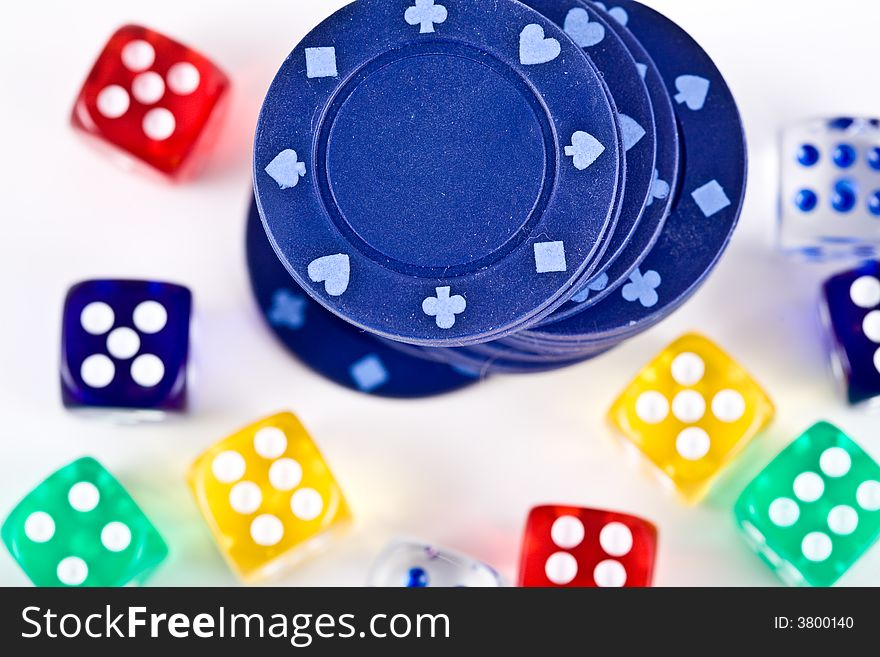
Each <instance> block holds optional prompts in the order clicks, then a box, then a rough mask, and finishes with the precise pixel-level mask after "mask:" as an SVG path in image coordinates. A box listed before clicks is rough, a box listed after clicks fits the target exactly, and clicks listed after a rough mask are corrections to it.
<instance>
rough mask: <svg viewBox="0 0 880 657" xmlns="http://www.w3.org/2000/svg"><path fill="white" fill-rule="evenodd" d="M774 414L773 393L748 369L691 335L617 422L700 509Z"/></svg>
mask: <svg viewBox="0 0 880 657" xmlns="http://www.w3.org/2000/svg"><path fill="white" fill-rule="evenodd" d="M773 414H774V409H773V403H772V402H771V401H770V398H769V397H768V396H767V393H765V392H764V390H763V389H762V388H761V386H759V385H758V384H757V383H756V382H755V380H754V379H752V377H751V376H749V374H748V373H747V372H746V371H745V370H744V369H743V368H742V367H740V366H739V365H738V364H737V363H736V362H735V361H734V360H733V359H732V358H731V357H730V356H728V355H727V354H726V353H724V351H722V350H721V349H720V348H719V347H718V346H717V345H716V344H714V343H713V342H711V341H710V340H707V339H706V338H704V337H703V336H701V335H697V334H693V333H690V334H687V335H684V336H682V337H681V338H679V339H678V340H676V341H675V342H673V343H672V344H671V345H669V346H668V347H667V348H666V349H665V350H664V351H663V352H662V353H660V355H658V356H657V357H656V358H655V359H654V360H653V361H652V362H651V363H650V364H649V365H648V366H647V367H645V368H644V369H643V370H642V371H641V372H640V373H639V375H638V377H636V379H635V381H633V382H632V383H631V384H630V385H629V386H628V387H627V389H626V390H625V391H624V392H623V394H622V395H621V396H620V397H619V398H618V399H617V401H616V402H614V405H613V406H612V408H611V411H610V413H609V420H610V421H611V423H612V424H613V425H614V426H615V428H616V429H618V430H619V431H620V432H621V433H622V434H623V435H624V437H625V438H626V439H628V440H629V441H632V443H633V444H634V445H635V446H636V447H637V448H638V449H639V450H640V451H641V452H642V453H643V454H644V455H645V456H646V457H647V458H648V460H649V461H651V463H653V464H654V465H655V466H657V467H658V468H659V469H660V471H661V472H662V473H663V474H664V475H666V477H668V478H669V479H670V480H671V481H672V484H673V485H674V486H675V487H676V488H677V489H678V491H679V492H680V493H681V494H682V496H684V498H685V499H686V500H688V501H690V502H697V501H698V500H699V499H700V498H702V497H703V496H704V495H705V494H706V492H707V491H708V490H709V486H710V485H711V482H712V480H713V479H714V478H715V476H716V475H718V473H720V472H721V470H723V469H724V468H725V467H726V466H727V465H728V464H729V463H730V462H731V461H732V460H733V459H734V458H736V456H737V455H738V454H739V452H740V451H741V450H742V449H743V448H744V447H745V446H746V445H747V444H748V443H749V442H750V441H751V440H752V439H753V438H754V437H755V436H756V435H757V434H758V433H759V432H760V431H761V430H762V429H763V428H764V427H765V426H766V425H767V424H768V423H769V422H770V420H771V419H772V418H773Z"/></svg>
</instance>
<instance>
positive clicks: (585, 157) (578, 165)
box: [565, 130, 605, 171]
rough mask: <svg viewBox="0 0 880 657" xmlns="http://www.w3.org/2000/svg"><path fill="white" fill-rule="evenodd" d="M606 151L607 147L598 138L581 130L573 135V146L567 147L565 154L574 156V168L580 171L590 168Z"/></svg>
mask: <svg viewBox="0 0 880 657" xmlns="http://www.w3.org/2000/svg"><path fill="white" fill-rule="evenodd" d="M604 152H605V147H604V146H603V145H602V144H601V143H600V142H599V140H598V139H596V138H595V137H594V136H593V135H591V134H590V133H589V132H583V131H580V130H578V131H577V132H575V133H574V134H573V135H572V136H571V146H566V147H565V154H566V155H567V156H568V157H570V158H572V160H573V162H574V168H575V169H577V170H578V171H583V170H584V169H587V168H589V167H590V165H592V164H593V162H595V161H596V160H598V159H599V156H600V155H602V153H604Z"/></svg>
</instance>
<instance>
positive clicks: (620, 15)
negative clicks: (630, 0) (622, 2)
mask: <svg viewBox="0 0 880 657" xmlns="http://www.w3.org/2000/svg"><path fill="white" fill-rule="evenodd" d="M596 6H597V7H599V8H600V9H602V11H604V12H606V13H607V14H608V15H609V16H611V18H613V19H614V20H616V21H617V22H618V23H620V24H621V25H623V26H624V27H626V24H627V23H629V14H628V13H626V9H624V8H623V7H612V8H611V9H609V8H608V5H606V4H605V3H604V2H597V3H596Z"/></svg>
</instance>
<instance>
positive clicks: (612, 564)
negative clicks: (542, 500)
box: [519, 506, 657, 587]
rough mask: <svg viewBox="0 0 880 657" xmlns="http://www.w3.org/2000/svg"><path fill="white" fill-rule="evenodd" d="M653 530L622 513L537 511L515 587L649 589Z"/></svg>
mask: <svg viewBox="0 0 880 657" xmlns="http://www.w3.org/2000/svg"><path fill="white" fill-rule="evenodd" d="M656 554H657V528H656V527H655V526H654V525H653V524H651V523H650V522H648V521H647V520H643V519H641V518H637V517H635V516H631V515H627V514H624V513H614V512H611V511H600V510H597V509H584V508H579V507H572V506H539V507H535V508H534V509H532V511H531V513H529V518H528V521H527V523H526V530H525V536H524V538H523V547H522V557H521V561H520V569H519V585H520V586H526V587H557V586H566V587H621V586H627V587H639V586H650V585H651V580H652V577H653V574H654V562H655V560H656Z"/></svg>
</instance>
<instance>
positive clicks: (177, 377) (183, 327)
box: [61, 279, 192, 419]
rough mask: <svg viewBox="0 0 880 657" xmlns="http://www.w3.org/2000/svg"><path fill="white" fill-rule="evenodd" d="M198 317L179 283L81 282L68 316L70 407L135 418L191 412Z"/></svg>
mask: <svg viewBox="0 0 880 657" xmlns="http://www.w3.org/2000/svg"><path fill="white" fill-rule="evenodd" d="M191 315H192V294H191V293H190V291H189V290H188V289H187V288H185V287H183V286H181V285H177V284H174V283H166V282H160V281H138V280H115V279H105V280H90V281H84V282H82V283H78V284H77V285H74V286H73V287H72V288H70V290H69V292H68V294H67V298H66V300H65V302H64V311H63V319H62V336H61V397H62V401H63V402H64V405H65V406H66V407H68V408H71V409H74V410H88V411H100V412H111V413H117V412H122V413H126V415H127V416H128V417H130V418H133V419H137V418H143V419H148V418H151V417H153V416H155V417H156V419H158V418H159V417H161V415H162V414H164V412H166V411H173V412H180V411H184V410H186V406H187V400H188V380H187V371H188V364H189V337H190V320H191Z"/></svg>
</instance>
